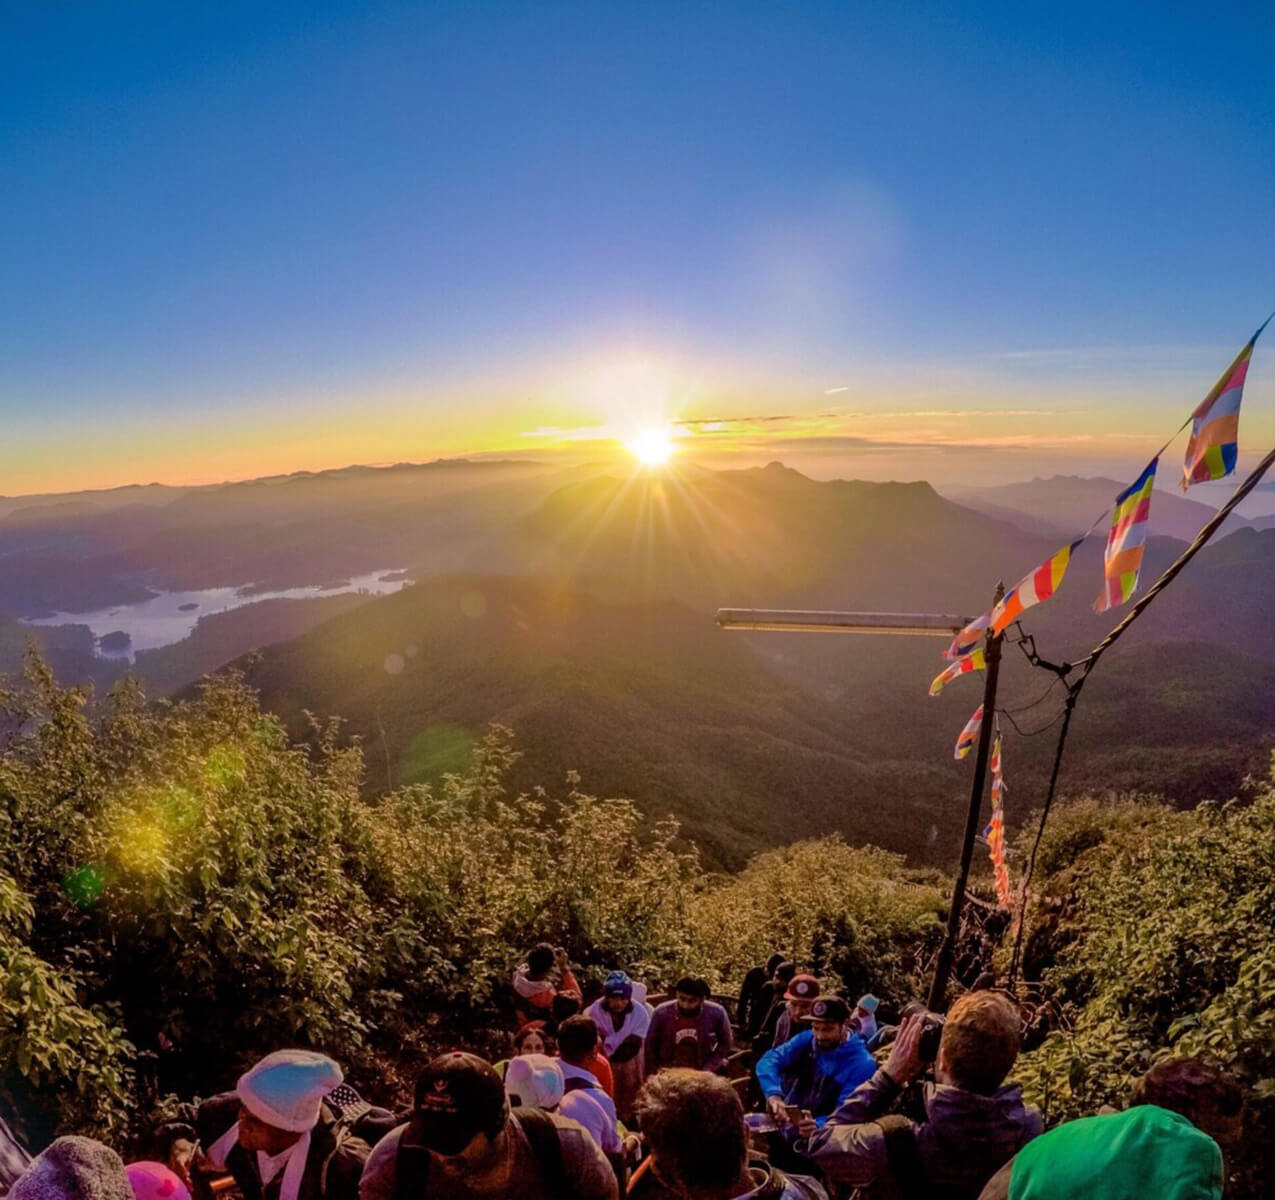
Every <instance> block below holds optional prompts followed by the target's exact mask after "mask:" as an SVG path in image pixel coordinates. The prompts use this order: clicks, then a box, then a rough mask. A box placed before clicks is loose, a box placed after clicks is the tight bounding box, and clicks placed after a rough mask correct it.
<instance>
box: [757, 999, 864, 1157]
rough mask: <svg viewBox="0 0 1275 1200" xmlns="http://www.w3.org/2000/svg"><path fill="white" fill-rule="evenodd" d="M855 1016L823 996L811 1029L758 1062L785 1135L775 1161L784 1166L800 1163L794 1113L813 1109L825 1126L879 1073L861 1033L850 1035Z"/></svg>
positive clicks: (776, 1145)
mask: <svg viewBox="0 0 1275 1200" xmlns="http://www.w3.org/2000/svg"><path fill="white" fill-rule="evenodd" d="M849 1016H850V1009H849V1007H848V1006H847V1005H846V1002H845V1001H844V1000H842V999H840V998H839V997H837V996H821V997H819V999H817V1000H816V1001H815V1002H814V1004H812V1005H811V1007H810V1022H811V1023H810V1028H809V1029H807V1030H805V1031H803V1032H802V1033H799V1034H797V1035H796V1036H795V1037H792V1038H789V1039H788V1041H786V1042H784V1044H783V1045H782V1046H776V1047H775V1048H774V1049H773V1050H768V1051H767V1052H766V1053H765V1054H763V1055H762V1057H761V1059H760V1061H759V1062H758V1063H757V1083H758V1084H759V1086H760V1087H761V1091H762V1095H763V1096H765V1097H766V1109H767V1111H768V1112H769V1113H770V1115H771V1118H772V1119H773V1120H774V1122H775V1124H776V1125H778V1126H779V1129H780V1132H779V1135H778V1136H777V1137H775V1138H773V1139H772V1153H771V1157H772V1159H774V1158H776V1156H778V1158H777V1161H779V1162H780V1165H781V1166H788V1167H791V1166H794V1165H797V1166H800V1165H801V1164H800V1160H797V1161H796V1162H795V1163H794V1158H795V1156H794V1155H793V1152H792V1143H793V1142H794V1141H795V1140H796V1138H797V1127H796V1125H795V1124H794V1122H792V1121H790V1120H789V1119H788V1109H789V1108H801V1109H805V1110H807V1111H808V1112H809V1113H810V1114H811V1115H812V1116H813V1117H814V1120H815V1124H816V1125H818V1126H822V1125H823V1124H824V1123H825V1122H826V1121H827V1120H828V1117H829V1116H830V1115H831V1114H832V1113H834V1112H836V1110H837V1108H838V1106H839V1105H840V1104H841V1103H842V1102H843V1101H845V1100H847V1099H849V1097H850V1096H851V1095H852V1094H853V1092H854V1091H855V1089H856V1088H857V1087H858V1086H859V1085H860V1084H861V1083H864V1082H866V1081H867V1080H869V1079H871V1078H872V1076H873V1075H874V1074H875V1073H876V1069H877V1064H876V1059H874V1058H873V1057H872V1055H871V1054H870V1053H869V1052H868V1048H867V1047H866V1046H865V1045H864V1044H863V1039H862V1038H861V1037H859V1035H858V1034H856V1033H851V1034H849V1035H847V1032H846V1028H845V1022H846V1020H847V1019H848V1018H849Z"/></svg>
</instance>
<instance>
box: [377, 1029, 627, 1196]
mask: <svg viewBox="0 0 1275 1200" xmlns="http://www.w3.org/2000/svg"><path fill="white" fill-rule="evenodd" d="M618 1195H619V1190H618V1187H617V1184H616V1179H615V1173H614V1172H613V1171H612V1169H611V1165H610V1163H608V1162H607V1160H606V1158H605V1157H604V1156H603V1154H602V1151H601V1150H600V1149H598V1147H597V1145H596V1144H595V1142H594V1140H593V1138H592V1137H590V1136H589V1134H588V1133H587V1132H586V1131H585V1129H584V1128H583V1127H582V1126H580V1125H577V1124H576V1122H575V1121H571V1120H568V1119H567V1118H566V1117H560V1116H557V1115H555V1114H553V1113H548V1112H544V1111H542V1110H538V1109H526V1108H519V1109H514V1110H511V1109H510V1107H509V1102H508V1099H507V1098H506V1095H505V1085H504V1083H503V1082H502V1081H501V1078H500V1076H499V1075H497V1074H496V1072H495V1069H494V1068H493V1067H492V1066H491V1065H490V1064H489V1063H487V1062H484V1061H483V1060H482V1059H481V1058H478V1057H476V1056H475V1055H472V1054H457V1053H453V1054H444V1055H442V1056H440V1057H439V1058H436V1059H434V1061H433V1062H431V1063H430V1064H429V1066H427V1067H426V1068H425V1070H424V1071H422V1072H421V1074H420V1077H419V1078H418V1079H417V1080H416V1104H415V1108H414V1111H413V1113H412V1117H411V1119H410V1120H409V1121H408V1123H407V1124H406V1125H400V1126H399V1127H398V1128H397V1129H395V1130H394V1131H393V1132H392V1133H390V1134H388V1135H387V1136H386V1137H385V1138H383V1139H382V1140H381V1141H380V1142H378V1143H377V1146H376V1148H375V1149H374V1150H373V1151H372V1155H371V1157H370V1158H369V1159H368V1160H367V1166H366V1168H365V1169H364V1171H363V1180H362V1183H361V1184H360V1186H359V1196H360V1200H618Z"/></svg>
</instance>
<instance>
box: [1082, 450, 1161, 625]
mask: <svg viewBox="0 0 1275 1200" xmlns="http://www.w3.org/2000/svg"><path fill="white" fill-rule="evenodd" d="M1159 464H1160V459H1159V456H1158V455H1157V456H1156V457H1155V458H1153V459H1152V460H1151V461H1150V462H1149V463H1148V464H1147V466H1146V469H1145V470H1144V471H1143V472H1142V474H1141V475H1139V476H1138V478H1137V479H1135V480H1134V481H1133V483H1131V484H1130V485H1129V486H1128V487H1127V488H1125V490H1124V491H1123V492H1121V493H1120V495H1118V496H1117V497H1116V504H1115V508H1114V509H1112V512H1111V529H1110V530H1109V531H1108V533H1107V549H1106V551H1105V553H1104V555H1103V567H1102V570H1103V575H1104V576H1105V578H1106V582H1105V583H1104V584H1103V589H1102V594H1101V595H1100V596H1099V597H1098V599H1097V600H1095V601H1094V604H1093V607H1094V612H1106V611H1107V609H1109V608H1115V607H1116V605H1118V604H1123V603H1124V602H1125V601H1126V600H1128V599H1129V597H1130V596H1132V595H1133V593H1134V591H1135V590H1136V588H1137V586H1138V572H1139V571H1140V570H1141V569H1142V552H1143V551H1144V550H1145V549H1146V541H1147V518H1148V517H1150V515H1151V489H1152V487H1153V486H1154V485H1155V471H1156V467H1157V466H1159Z"/></svg>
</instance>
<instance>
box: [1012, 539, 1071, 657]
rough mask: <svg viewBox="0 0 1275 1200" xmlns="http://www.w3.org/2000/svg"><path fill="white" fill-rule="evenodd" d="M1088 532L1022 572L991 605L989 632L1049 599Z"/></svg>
mask: <svg viewBox="0 0 1275 1200" xmlns="http://www.w3.org/2000/svg"><path fill="white" fill-rule="evenodd" d="M1088 536H1089V535H1088V534H1087V533H1086V534H1082V535H1081V536H1080V537H1078V538H1077V539H1076V540H1075V541H1074V542H1072V543H1071V544H1070V545H1068V546H1064V547H1063V548H1062V549H1061V550H1059V551H1058V553H1057V554H1054V555H1051V556H1050V557H1049V558H1047V559H1046V560H1045V561H1044V562H1043V563H1041V564H1040V566H1038V567H1037V568H1036V569H1035V570H1034V571H1032V572H1031V574H1030V575H1024V576H1023V577H1022V579H1020V580H1019V581H1018V582H1017V583H1016V584H1015V585H1014V586H1013V587H1012V588H1010V590H1009V593H1008V594H1007V595H1006V596H1005V598H1004V599H1003V600H1002V601H1001V602H1000V603H999V604H998V605H997V606H996V607H995V608H994V609H992V632H993V633H994V634H1001V633H1004V632H1005V630H1006V629H1008V628H1009V627H1010V626H1011V625H1012V624H1013V623H1014V622H1015V621H1016V620H1018V618H1019V616H1020V615H1021V614H1022V613H1023V611H1024V610H1025V609H1028V608H1031V607H1032V606H1033V605H1035V604H1039V603H1040V602H1041V601H1042V600H1048V599H1049V598H1050V596H1052V595H1053V594H1054V593H1055V592H1056V591H1057V590H1058V588H1059V586H1060V585H1061V583H1062V581H1063V576H1064V575H1066V574H1067V565H1068V564H1069V563H1070V562H1071V554H1072V551H1073V550H1075V548H1076V547H1077V546H1079V545H1080V543H1081V542H1083V541H1084V540H1085V538H1086V537H1088Z"/></svg>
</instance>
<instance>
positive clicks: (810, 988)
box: [770, 975, 819, 1046]
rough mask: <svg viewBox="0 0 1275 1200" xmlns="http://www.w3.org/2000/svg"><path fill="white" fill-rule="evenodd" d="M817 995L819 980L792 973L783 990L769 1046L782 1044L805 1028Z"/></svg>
mask: <svg viewBox="0 0 1275 1200" xmlns="http://www.w3.org/2000/svg"><path fill="white" fill-rule="evenodd" d="M818 995H819V980H817V979H816V978H815V977H814V976H813V975H794V976H793V977H792V978H791V979H790V980H789V981H788V990H787V991H786V992H784V1007H783V1009H782V1011H781V1012H780V1013H779V1016H778V1019H777V1020H776V1022H775V1033H774V1038H773V1039H772V1041H771V1042H770V1045H771V1046H782V1045H783V1044H784V1043H785V1042H786V1041H787V1040H788V1039H789V1038H790V1037H792V1036H793V1035H794V1034H796V1033H799V1032H800V1031H801V1030H802V1029H804V1028H806V1025H805V1022H806V1021H807V1020H808V1019H809V1017H810V1006H811V1005H812V1004H813V1003H814V1002H815V999H816V998H817V997H818Z"/></svg>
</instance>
